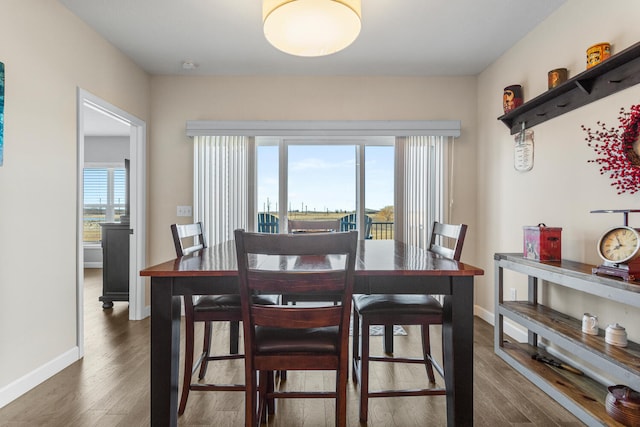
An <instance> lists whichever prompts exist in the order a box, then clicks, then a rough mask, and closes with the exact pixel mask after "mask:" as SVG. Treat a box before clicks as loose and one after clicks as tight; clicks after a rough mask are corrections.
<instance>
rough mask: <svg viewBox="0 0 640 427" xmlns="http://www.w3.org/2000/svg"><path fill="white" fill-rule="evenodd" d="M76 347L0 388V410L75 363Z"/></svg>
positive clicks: (77, 354) (77, 356)
mask: <svg viewBox="0 0 640 427" xmlns="http://www.w3.org/2000/svg"><path fill="white" fill-rule="evenodd" d="M79 354H80V353H79V350H78V347H74V348H72V349H71V350H68V351H67V352H65V353H63V354H61V355H60V356H58V357H56V358H55V359H53V360H51V361H49V362H47V363H45V364H44V365H42V366H40V367H39V368H37V369H35V370H33V371H31V372H29V373H28V374H26V375H24V376H23V377H21V378H18V379H17V380H15V381H13V382H12V383H9V384H7V385H6V386H4V387H2V388H0V408H2V407H4V406H6V405H8V404H9V403H11V402H13V401H14V400H16V399H17V398H18V397H20V396H22V395H23V394H25V393H26V392H28V391H29V390H31V389H32V388H34V387H36V386H38V385H40V384H42V383H43V382H45V381H46V380H48V379H49V378H51V377H52V376H54V375H55V374H57V373H58V372H60V371H62V370H63V369H64V368H66V367H67V366H69V365H71V364H72V363H74V362H76V361H77V360H78V359H79V358H80V357H79Z"/></svg>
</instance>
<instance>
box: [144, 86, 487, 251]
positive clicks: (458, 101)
mask: <svg viewBox="0 0 640 427" xmlns="http://www.w3.org/2000/svg"><path fill="white" fill-rule="evenodd" d="M151 81H152V102H151V105H152V125H151V134H152V141H151V148H150V150H151V156H150V162H149V173H150V183H151V186H150V197H149V199H150V205H149V212H150V213H151V215H150V218H149V225H150V227H149V236H150V237H149V238H150V247H149V257H150V261H151V262H152V263H156V262H161V261H165V260H167V259H169V258H171V257H173V254H174V249H173V246H172V243H171V235H170V233H169V224H171V223H172V222H180V221H184V219H183V218H178V217H176V216H175V215H176V206H177V205H182V204H185V205H190V204H191V203H192V193H193V190H192V187H193V185H192V179H193V178H192V158H193V149H192V145H191V139H190V138H187V137H186V136H185V123H186V121H187V120H305V119H306V120H422V119H424V120H456V119H458V120H461V121H462V136H461V137H460V138H459V139H458V140H457V141H456V143H455V165H456V172H457V173H456V178H455V180H454V194H455V204H454V210H453V220H454V221H456V222H465V223H468V224H469V225H470V231H469V234H468V239H469V240H468V242H469V243H468V245H469V246H468V249H465V254H466V255H468V256H469V259H472V256H473V244H474V241H475V240H476V238H475V236H476V230H477V226H476V222H475V216H476V213H475V203H476V200H475V197H476V196H475V189H474V188H473V183H474V182H475V176H476V174H477V170H476V157H477V152H476V141H475V129H476V99H475V93H476V90H475V88H476V79H475V77H443V78H421V77H339V76H336V77H293V76H274V77H192V78H184V77H166V76H163V77H152V80H151ZM467 251H468V252H467Z"/></svg>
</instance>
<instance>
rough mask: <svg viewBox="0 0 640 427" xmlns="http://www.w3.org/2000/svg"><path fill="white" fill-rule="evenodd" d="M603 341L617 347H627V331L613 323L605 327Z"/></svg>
mask: <svg viewBox="0 0 640 427" xmlns="http://www.w3.org/2000/svg"><path fill="white" fill-rule="evenodd" d="M604 341H605V342H606V343H607V344H611V345H617V346H618V347H626V346H627V331H626V330H625V329H624V327H622V326H620V325H618V324H617V323H614V324H612V325H609V326H607V329H606V330H605V335H604Z"/></svg>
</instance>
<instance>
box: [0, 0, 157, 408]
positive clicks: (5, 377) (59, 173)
mask: <svg viewBox="0 0 640 427" xmlns="http://www.w3.org/2000/svg"><path fill="white" fill-rule="evenodd" d="M0 61H2V62H3V63H4V65H5V127H4V132H5V133H4V150H5V151H4V166H2V167H0V236H1V237H0V343H2V344H1V345H0V406H2V405H3V404H5V403H7V400H8V399H11V398H12V397H15V396H14V394H15V393H16V392H19V391H20V390H22V391H24V388H25V387H27V388H28V387H29V386H30V385H32V384H33V383H36V384H37V382H38V381H42V379H43V378H46V377H47V376H48V375H51V374H52V373H55V371H56V370H58V369H61V368H62V367H64V366H65V365H66V364H68V363H70V362H72V361H73V360H74V356H75V355H76V354H77V349H76V329H77V322H76V257H77V255H76V235H77V233H76V204H77V197H76V193H77V179H78V177H77V173H76V171H77V149H76V147H77V140H76V137H77V136H76V121H77V120H76V114H77V113H76V111H77V108H76V107H77V106H76V93H77V88H78V87H80V88H83V89H85V90H87V91H89V92H91V93H93V94H95V95H97V96H99V97H101V98H102V99H104V100H106V101H108V102H110V103H111V104H114V105H117V106H118V107H119V108H122V109H123V110H125V111H128V112H130V113H131V114H134V115H136V116H137V117H140V118H141V119H143V120H148V116H149V111H148V110H149V108H148V101H149V77H148V75H147V74H146V73H144V72H143V71H141V69H140V68H139V67H137V66H136V65H135V64H134V63H133V62H132V61H131V60H129V59H127V58H126V57H125V56H124V55H122V53H120V52H119V51H117V50H116V49H114V48H113V47H112V46H110V45H109V44H108V43H107V42H106V41H105V40H104V39H102V38H101V37H99V36H98V35H97V34H96V33H95V32H94V31H93V30H91V29H90V28H88V27H87V26H86V25H85V24H84V23H82V22H81V21H80V20H79V19H78V18H76V17H75V16H74V15H72V14H71V13H70V12H69V11H68V10H67V9H66V8H64V7H63V6H62V5H60V3H58V2H57V1H50V0H4V1H3V2H2V13H0ZM96 309H100V305H99V304H96Z"/></svg>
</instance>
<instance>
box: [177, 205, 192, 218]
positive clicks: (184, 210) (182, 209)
mask: <svg viewBox="0 0 640 427" xmlns="http://www.w3.org/2000/svg"><path fill="white" fill-rule="evenodd" d="M177 215H178V216H192V215H193V211H192V210H191V206H178V213H177Z"/></svg>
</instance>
